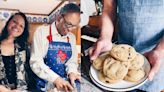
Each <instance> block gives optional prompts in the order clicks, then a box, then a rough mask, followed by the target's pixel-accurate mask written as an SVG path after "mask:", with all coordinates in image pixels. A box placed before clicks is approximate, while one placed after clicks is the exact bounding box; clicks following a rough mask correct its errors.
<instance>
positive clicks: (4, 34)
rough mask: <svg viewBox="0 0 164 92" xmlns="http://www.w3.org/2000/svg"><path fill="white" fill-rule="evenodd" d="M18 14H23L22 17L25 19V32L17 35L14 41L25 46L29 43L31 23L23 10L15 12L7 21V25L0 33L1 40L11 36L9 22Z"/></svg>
mask: <svg viewBox="0 0 164 92" xmlns="http://www.w3.org/2000/svg"><path fill="white" fill-rule="evenodd" d="M16 15H20V16H22V18H23V19H24V21H25V27H24V31H23V33H22V34H21V35H20V36H19V37H17V38H16V39H15V40H14V43H17V44H18V45H19V46H21V47H25V45H26V44H27V40H28V37H29V24H28V21H27V18H26V15H25V14H24V13H22V12H18V13H15V14H14V15H12V16H11V17H10V18H9V19H8V21H7V22H6V25H5V27H4V28H3V30H2V33H1V35H0V42H2V41H3V40H5V39H7V38H8V36H9V33H8V30H7V28H8V25H9V22H10V21H11V20H12V19H13V18H14V16H16Z"/></svg>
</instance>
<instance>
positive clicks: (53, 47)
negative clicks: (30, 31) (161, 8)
mask: <svg viewBox="0 0 164 92" xmlns="http://www.w3.org/2000/svg"><path fill="white" fill-rule="evenodd" d="M50 30H51V29H50ZM48 40H49V47H48V52H47V55H46V56H45V58H44V63H45V64H46V65H47V66H49V68H50V69H51V70H53V71H54V72H55V73H57V74H58V75H59V76H60V77H62V78H64V79H66V80H67V79H68V78H67V74H66V66H65V63H66V62H67V61H68V60H69V59H70V58H71V55H72V48H71V44H70V43H69V37H67V42H57V41H52V35H51V31H50V35H49V36H48ZM36 81H37V88H38V89H39V90H40V91H46V90H47V89H46V83H48V82H47V81H45V80H43V79H40V78H36Z"/></svg>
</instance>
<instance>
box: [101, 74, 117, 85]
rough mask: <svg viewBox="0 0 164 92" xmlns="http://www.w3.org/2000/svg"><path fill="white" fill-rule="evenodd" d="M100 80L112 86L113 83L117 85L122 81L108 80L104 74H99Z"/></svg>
mask: <svg viewBox="0 0 164 92" xmlns="http://www.w3.org/2000/svg"><path fill="white" fill-rule="evenodd" d="M98 79H99V80H100V81H101V82H103V83H107V84H112V83H117V82H119V81H120V80H112V79H110V78H108V77H107V76H105V75H104V74H103V72H98Z"/></svg>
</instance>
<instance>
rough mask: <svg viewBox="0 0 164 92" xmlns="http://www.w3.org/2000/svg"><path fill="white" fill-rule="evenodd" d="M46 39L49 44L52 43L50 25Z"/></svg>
mask: <svg viewBox="0 0 164 92" xmlns="http://www.w3.org/2000/svg"><path fill="white" fill-rule="evenodd" d="M47 39H48V41H49V43H51V42H52V30H51V25H50V30H49V35H48V36H47Z"/></svg>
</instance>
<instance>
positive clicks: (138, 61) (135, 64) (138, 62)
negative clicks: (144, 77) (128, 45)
mask: <svg viewBox="0 0 164 92" xmlns="http://www.w3.org/2000/svg"><path fill="white" fill-rule="evenodd" d="M143 65H144V57H143V56H142V55H141V54H139V53H137V55H136V57H135V58H134V59H133V60H132V61H130V67H129V69H136V70H137V69H139V68H141V67H142V66H143Z"/></svg>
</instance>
